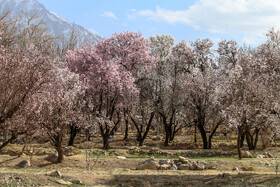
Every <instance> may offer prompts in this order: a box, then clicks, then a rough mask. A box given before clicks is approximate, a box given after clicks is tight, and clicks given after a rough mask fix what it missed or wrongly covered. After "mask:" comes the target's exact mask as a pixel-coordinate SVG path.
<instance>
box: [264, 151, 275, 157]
mask: <svg viewBox="0 0 280 187" xmlns="http://www.w3.org/2000/svg"><path fill="white" fill-rule="evenodd" d="M264 154H265V155H266V156H267V157H268V158H274V156H273V155H272V154H271V153H269V152H265V153H264Z"/></svg>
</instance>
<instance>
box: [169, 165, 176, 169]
mask: <svg viewBox="0 0 280 187" xmlns="http://www.w3.org/2000/svg"><path fill="white" fill-rule="evenodd" d="M169 170H178V167H177V166H176V165H175V164H172V166H171V167H170V168H169Z"/></svg>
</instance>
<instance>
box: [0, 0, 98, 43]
mask: <svg viewBox="0 0 280 187" xmlns="http://www.w3.org/2000/svg"><path fill="white" fill-rule="evenodd" d="M7 10H10V11H11V13H10V16H11V17H15V16H18V15H20V14H22V13H27V14H28V15H33V14H35V13H37V16H38V17H39V18H40V19H42V20H43V21H44V22H45V27H46V28H47V31H48V32H49V33H50V34H52V35H55V36H65V37H66V38H67V37H69V36H70V35H71V32H72V30H73V26H74V31H75V32H76V33H77V34H78V37H79V39H82V40H84V39H86V40H87V41H89V42H97V41H98V40H100V39H102V37H101V36H99V35H98V34H97V33H96V32H94V31H89V30H87V29H85V28H83V27H82V26H80V25H77V24H74V25H73V23H69V22H68V21H67V20H66V19H65V18H63V17H62V16H60V15H58V14H56V13H54V12H51V11H49V10H47V9H46V8H45V7H44V5H42V4H41V3H39V2H38V1H37V0H0V14H3V13H4V12H5V11H7Z"/></svg>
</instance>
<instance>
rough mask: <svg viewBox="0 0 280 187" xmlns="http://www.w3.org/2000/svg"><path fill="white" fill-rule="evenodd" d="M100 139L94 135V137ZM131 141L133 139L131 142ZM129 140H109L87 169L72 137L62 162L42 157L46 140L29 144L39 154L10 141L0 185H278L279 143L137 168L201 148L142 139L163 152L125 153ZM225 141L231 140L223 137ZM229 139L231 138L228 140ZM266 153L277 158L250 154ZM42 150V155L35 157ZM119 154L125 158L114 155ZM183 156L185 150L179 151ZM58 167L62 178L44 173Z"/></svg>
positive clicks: (0, 162)
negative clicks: (189, 164)
mask: <svg viewBox="0 0 280 187" xmlns="http://www.w3.org/2000/svg"><path fill="white" fill-rule="evenodd" d="M97 141H99V140H98V139H94V140H93V142H97ZM131 142H132V143H131ZM131 142H130V144H127V142H125V141H122V140H121V139H119V140H118V139H116V140H115V141H114V143H112V144H111V149H110V150H109V151H107V153H112V154H107V153H106V154H105V155H104V154H101V155H95V156H94V157H93V158H92V159H91V162H90V163H91V168H90V169H89V168H88V165H87V162H86V156H85V150H84V149H83V148H84V147H85V145H84V144H85V142H83V141H80V140H79V139H78V140H77V143H76V148H77V149H78V148H79V151H78V154H76V155H74V156H66V157H65V159H64V162H63V163H60V164H53V163H50V162H48V161H46V160H44V158H45V157H46V156H47V154H48V153H52V152H53V151H54V149H53V148H52V147H51V145H50V144H49V143H45V144H34V145H32V147H34V148H36V149H37V150H39V149H40V152H41V153H40V154H38V155H36V156H32V157H31V156H28V155H25V154H24V155H23V156H20V157H18V156H14V155H18V153H20V152H21V149H22V147H23V145H21V144H13V145H10V146H8V147H6V148H5V149H4V150H3V152H2V154H0V186H103V187H104V186H133V187H134V186H146V187H149V186H151V187H152V186H155V187H162V186H259V187H261V186H280V175H279V174H278V175H276V166H277V165H278V160H279V159H278V157H279V156H280V152H279V149H278V148H275V147H270V148H268V149H266V150H261V149H259V150H257V151H252V152H251V153H252V154H253V155H254V158H247V159H242V160H238V159H237V155H232V156H212V157H205V156H203V155H199V154H198V155H197V156H194V157H189V158H190V159H191V160H200V161H205V162H214V163H216V165H217V168H216V169H212V170H203V171H191V170H176V171H171V170H165V171H161V170H157V171H153V170H136V166H137V165H138V164H140V163H143V162H144V161H145V160H146V159H148V158H150V157H151V156H155V158H156V159H157V160H159V159H165V158H172V159H174V158H178V155H180V154H181V153H182V152H184V151H185V152H186V151H193V152H198V153H200V152H201V153H203V152H204V150H202V149H199V148H194V149H187V148H186V147H184V146H186V145H187V146H189V143H185V144H182V143H181V142H180V141H179V143H178V144H176V142H175V143H173V144H172V145H170V146H169V147H167V148H164V147H163V146H162V145H161V143H160V142H161V140H159V141H151V140H148V141H147V144H146V145H147V146H146V147H144V148H142V149H146V150H150V149H153V148H155V147H157V148H156V150H157V151H159V152H164V153H167V154H163V155H160V154H156V155H153V154H144V155H141V154H129V151H128V150H129V149H131V148H133V147H135V146H136V145H135V143H133V141H131ZM226 143H227V144H230V143H228V142H226ZM214 144H217V146H216V147H217V148H214V149H213V150H209V151H210V152H211V151H213V152H219V151H233V150H232V148H231V147H232V146H228V147H226V148H225V147H223V148H219V142H214ZM233 144H234V143H233ZM101 146H102V145H100V144H96V145H94V146H93V147H92V148H93V150H94V151H95V152H101V153H102V152H103V153H104V151H103V150H102V149H100V148H101ZM265 152H270V153H271V154H272V155H274V156H276V157H277V158H255V156H256V155H257V154H264V153H265ZM39 155H41V156H39ZM117 155H121V156H125V157H127V159H125V160H123V159H117V158H116V156H117ZM183 156H184V155H183ZM22 160H30V161H31V167H27V168H18V167H16V165H17V164H18V163H19V162H21V161H22ZM246 166H248V167H251V166H252V167H253V168H254V169H253V171H232V169H233V168H234V167H238V168H239V169H240V170H241V168H242V167H246ZM56 170H58V171H60V172H61V174H62V176H61V177H53V176H50V175H49V174H50V173H51V172H53V171H56ZM78 179H79V180H81V181H82V182H83V184H82V185H81V184H77V182H76V180H78Z"/></svg>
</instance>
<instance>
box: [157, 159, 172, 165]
mask: <svg viewBox="0 0 280 187" xmlns="http://www.w3.org/2000/svg"><path fill="white" fill-rule="evenodd" d="M173 163H174V162H173V160H170V159H167V160H160V161H159V164H160V165H163V164H168V165H171V164H173Z"/></svg>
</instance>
